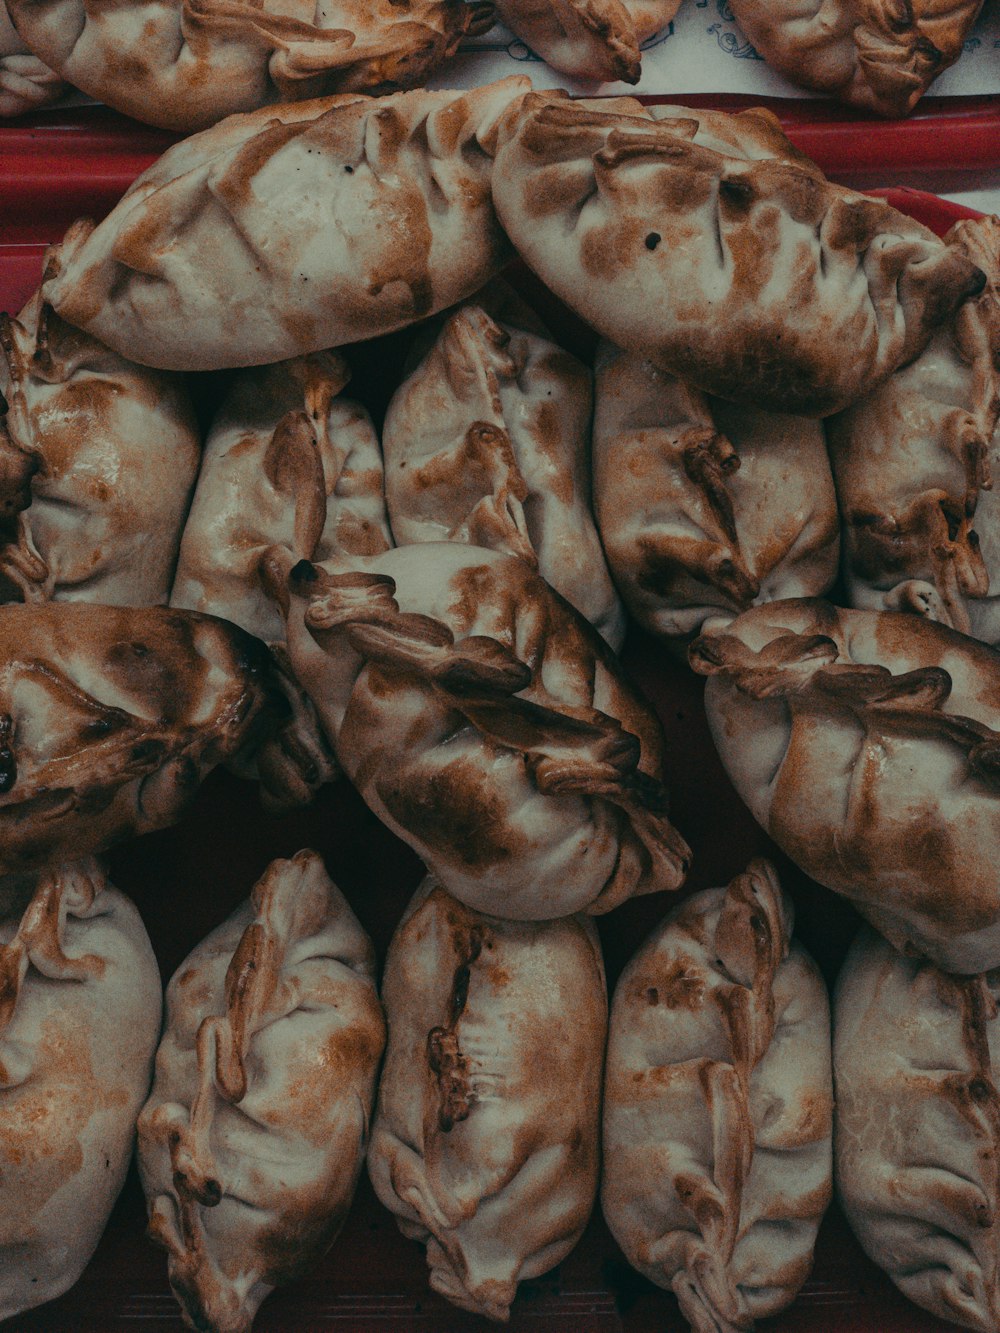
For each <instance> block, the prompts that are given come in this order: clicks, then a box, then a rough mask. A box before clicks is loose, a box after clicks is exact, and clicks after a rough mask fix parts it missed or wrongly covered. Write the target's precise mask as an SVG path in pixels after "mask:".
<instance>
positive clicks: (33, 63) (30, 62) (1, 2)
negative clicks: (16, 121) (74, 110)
mask: <svg viewBox="0 0 1000 1333" xmlns="http://www.w3.org/2000/svg"><path fill="white" fill-rule="evenodd" d="M65 91H66V85H65V84H64V83H63V81H62V79H61V78H60V77H59V75H58V74H57V73H56V72H55V70H52V69H49V67H48V65H46V64H45V63H44V62H43V61H41V60H39V59H38V57H37V56H36V55H33V54H32V53H31V51H29V50H28V46H27V43H26V42H25V41H24V40H23V38H22V37H21V36H20V35H19V34H18V32H17V30H16V29H15V27H14V25H13V23H11V21H10V15H9V14H8V12H7V4H6V0H0V119H5V118H6V117H7V116H21V115H24V114H25V112H27V111H35V110H37V109H38V108H39V107H43V106H48V105H49V103H50V102H55V101H58V99H59V98H60V97H62V95H63V93H64V92H65Z"/></svg>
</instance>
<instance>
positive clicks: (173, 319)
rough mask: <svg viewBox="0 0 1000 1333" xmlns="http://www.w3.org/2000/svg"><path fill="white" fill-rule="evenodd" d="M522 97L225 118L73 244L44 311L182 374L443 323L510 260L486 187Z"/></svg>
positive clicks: (302, 107)
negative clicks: (506, 114)
mask: <svg viewBox="0 0 1000 1333" xmlns="http://www.w3.org/2000/svg"><path fill="white" fill-rule="evenodd" d="M527 87H528V81H527V80H526V79H522V78H512V79H503V80H501V81H500V82H498V83H491V84H487V85H486V86H485V87H482V88H476V89H473V90H472V91H471V92H465V93H455V92H428V91H420V92H412V93H399V94H396V95H395V96H392V97H381V98H372V97H364V96H362V95H360V94H358V95H357V96H347V95H345V96H340V97H330V98H326V99H322V100H319V101H312V102H299V103H295V104H292V105H288V106H278V107H273V108H263V109H262V110H260V111H256V112H249V113H248V114H247V115H244V116H231V117H230V118H229V119H228V120H226V121H224V122H223V123H222V124H221V125H216V126H214V127H213V128H212V129H210V130H204V131H203V132H202V133H201V134H196V135H192V137H191V138H189V139H185V140H184V141H183V142H182V143H179V144H177V145H175V146H174V147H173V148H170V149H168V151H167V152H166V153H164V155H163V156H162V157H161V158H160V159H159V161H158V162H156V163H154V165H153V166H152V167H150V169H149V170H148V171H146V172H144V173H143V175H142V176H140V177H139V179H138V180H137V181H136V182H135V184H134V185H133V186H132V187H131V188H130V189H129V191H128V192H127V193H126V194H125V196H124V198H123V199H122V200H121V202H120V203H119V204H118V206H117V207H116V208H115V209H113V210H112V212H111V214H110V215H109V216H108V217H107V218H105V220H104V221H103V222H102V223H100V224H99V225H98V226H97V227H96V228H95V229H94V230H93V231H92V232H91V234H90V235H89V236H87V235H86V234H85V232H84V231H82V230H81V231H79V232H78V233H77V234H76V235H75V237H74V243H75V249H74V252H73V253H72V254H69V255H67V256H66V260H65V265H64V268H63V270H62V271H61V272H60V273H59V274H58V275H56V276H55V277H54V278H53V279H52V281H51V282H49V283H47V284H46V286H45V289H44V292H45V298H46V300H48V301H49V302H50V303H51V304H52V305H53V306H54V307H55V309H56V310H57V311H58V312H59V313H60V314H61V315H62V316H63V317H64V318H65V319H67V320H69V322H70V323H71V324H77V325H79V326H80V327H82V328H85V329H87V330H88V332H90V333H93V334H94V335H95V337H98V338H100V339H101V340H102V341H103V342H106V343H107V344H108V345H109V346H110V347H113V348H114V349H115V350H116V351H119V352H121V353H122V354H123V355H126V356H129V357H131V358H133V359H134V360H137V361H140V362H142V363H143V364H144V365H153V366H160V367H163V368H165V369H173V370H217V369H220V368H223V367H232V366H251V365H259V364H262V363H264V362H269V361H279V360H282V359H283V358H286V357H292V356H298V355H300V354H302V353H305V352H316V351H320V350H321V349H323V348H328V347H335V346H339V345H341V344H343V343H353V342H359V341H361V340H362V339H365V338H373V337H375V336H376V335H377V334H380V333H387V332H389V331H390V330H391V329H398V328H401V327H403V326H404V325H406V324H410V323H413V322H414V321H415V320H418V319H422V318H423V317H424V316H425V315H431V314H433V313H434V312H435V311H437V310H443V309H444V308H445V307H446V306H449V305H452V304H454V303H455V302H457V301H461V300H464V299H465V297H467V296H471V295H472V293H473V292H475V291H477V290H478V289H479V288H480V287H481V286H482V285H483V283H484V282H486V281H487V279H488V278H490V277H492V276H493V275H494V274H495V273H496V272H498V271H499V269H500V268H502V266H503V265H504V263H506V261H507V259H508V257H509V255H510V246H509V243H508V241H507V239H506V237H505V236H504V234H503V232H502V230H501V228H500V225H499V223H498V222H497V219H496V215H495V213H494V211H493V205H492V202H491V199H490V184H489V178H490V173H491V171H492V168H493V148H494V139H495V126H496V121H497V118H498V117H499V115H500V114H501V112H502V111H503V110H504V109H505V108H506V107H507V106H509V104H510V103H511V102H512V101H515V100H518V99H519V98H520V97H522V96H523V95H524V93H525V90H526V89H527ZM292 201H294V206H293V203H292Z"/></svg>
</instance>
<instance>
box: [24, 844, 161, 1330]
mask: <svg viewBox="0 0 1000 1333" xmlns="http://www.w3.org/2000/svg"><path fill="white" fill-rule="evenodd" d="M33 890H34V891H33V894H32V896H31V897H30V900H29V901H28V902H27V903H26V905H24V906H23V910H22V911H20V912H18V913H17V914H15V915H5V916H4V917H3V918H0V992H2V999H0V1319H9V1318H11V1316H13V1315H16V1314H18V1313H19V1312H20V1311H22V1310H27V1309H30V1308H31V1307H32V1306H34V1305H40V1304H41V1303H42V1302H43V1301H51V1300H54V1299H55V1297H56V1296H59V1295H60V1294H61V1293H62V1292H64V1291H66V1290H67V1289H68V1288H69V1287H71V1286H72V1285H73V1283H74V1282H75V1281H76V1280H77V1278H78V1277H79V1276H80V1274H81V1273H82V1272H83V1269H84V1268H85V1267H86V1265H87V1263H88V1262H89V1260H90V1257H91V1255H92V1254H93V1252H94V1250H95V1248H96V1246H97V1242H98V1241H99V1240H100V1238H101V1232H102V1231H103V1230H104V1227H105V1225H106V1223H107V1220H108V1216H109V1214H110V1213H111V1209H112V1208H113V1207H114V1203H115V1199H116V1198H117V1197H118V1193H119V1191H120V1190H121V1187H122V1185H123V1183H124V1181H125V1173H126V1171H127V1170H128V1165H129V1162H130V1160H131V1158H132V1145H133V1143H134V1141H135V1120H136V1116H137V1115H138V1113H139V1108H140V1107H141V1106H142V1104H143V1102H144V1101H145V1099H146V1096H147V1094H148V1092H149V1080H150V1075H151V1073H152V1066H153V1052H154V1051H155V1049H156V1039H157V1037H158V1036H159V1033H160V1011H161V1005H162V995H161V992H160V974H159V970H158V969H157V966H156V959H155V958H154V957H153V950H152V948H151V946H150V943H149V938H148V936H147V935H146V931H145V929H144V927H143V924H142V921H141V919H140V917H139V913H138V912H137V911H136V909H135V908H134V907H133V906H132V904H131V902H129V900H128V899H127V898H126V897H125V896H124V895H123V894H121V893H119V892H118V890H117V889H115V888H113V887H112V886H111V885H110V884H109V883H108V881H107V878H106V877H105V874H104V872H103V871H102V870H101V868H100V867H99V866H98V864H97V863H96V862H95V861H93V860H83V861H75V862H68V863H65V864H61V865H59V864H57V865H53V866H51V867H50V868H48V869H46V870H43V871H42V872H41V873H40V874H39V875H38V876H37V877H36V879H35V882H34V886H33Z"/></svg>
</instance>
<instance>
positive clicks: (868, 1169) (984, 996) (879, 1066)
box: [833, 930, 1000, 1333]
mask: <svg viewBox="0 0 1000 1333" xmlns="http://www.w3.org/2000/svg"><path fill="white" fill-rule="evenodd" d="M998 999H1000V991H998V977H997V974H996V973H995V972H990V973H986V974H980V975H978V976H971V977H952V976H948V975H947V974H946V973H944V972H941V971H939V970H938V969H937V968H936V967H935V966H934V965H933V963H928V962H927V961H926V960H925V959H922V958H906V957H903V955H901V954H899V953H897V952H896V950H895V949H894V948H893V947H892V946H891V945H890V944H888V943H887V942H886V941H885V940H884V939H882V938H881V937H880V936H879V935H876V934H875V932H874V931H873V930H862V931H861V933H860V934H859V936H858V938H857V939H856V940H855V942H854V945H853V946H852V948H851V951H850V953H849V954H848V955H847V959H846V960H845V962H844V965H843V968H842V969H841V973H840V977H839V978H838V980H837V991H836V997H835V1001H834V1025H833V1031H834V1046H833V1064H834V1074H835V1076H836V1080H837V1109H836V1116H835V1137H834V1162H835V1165H836V1177H837V1191H838V1195H839V1199H840V1204H841V1206H842V1208H843V1210H844V1212H845V1213H846V1215H847V1220H848V1221H849V1222H850V1224H851V1226H852V1228H853V1229H854V1234H855V1235H856V1236H857V1238H858V1240H859V1241H860V1242H861V1244H862V1245H863V1246H864V1248H865V1250H866V1251H867V1252H868V1255H869V1256H870V1258H871V1259H872V1260H873V1261H874V1262H875V1263H877V1264H879V1265H880V1267H882V1268H884V1269H885V1270H886V1272H887V1273H888V1274H889V1276H890V1277H891V1278H892V1280H893V1282H895V1284H896V1286H897V1287H899V1289H900V1291H902V1292H903V1294H904V1295H905V1296H908V1297H909V1298H910V1300H911V1301H915V1302H916V1303H917V1305H922V1306H923V1307H924V1309H926V1310H930V1311H931V1313H932V1314H934V1315H937V1317H938V1318H939V1319H946V1320H948V1326H949V1327H952V1326H953V1325H954V1324H961V1325H962V1326H963V1327H964V1328H973V1329H977V1330H979V1333H995V1330H996V1329H997V1328H998V1327H1000V1286H998V1271H997V1270H998V1255H1000V1248H998V1244H997V1240H998V1237H997V1229H998V1226H1000V1179H998V1172H997V1139H998V1133H1000V1094H998V1089H997V1054H996V1053H997V1050H998V1046H997V1041H998V1037H1000V1031H998V1026H997V1001H998Z"/></svg>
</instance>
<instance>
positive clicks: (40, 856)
mask: <svg viewBox="0 0 1000 1333" xmlns="http://www.w3.org/2000/svg"><path fill="white" fill-rule="evenodd" d="M272 673H273V666H272V664H271V661H270V658H269V655H268V652H267V649H266V648H265V647H264V645H263V644H262V643H260V642H259V641H258V640H256V639H253V638H251V637H250V635H248V634H245V633H244V632H243V631H242V630H240V629H237V628H236V626H235V625H229V624H227V623H226V622H225V621H222V620H215V619H212V618H211V617H209V616H199V615H195V614H194V613H193V612H189V611H171V610H168V609H166V608H165V607H155V606H154V607H143V608H141V609H138V610H131V609H123V608H119V607H111V606H90V605H87V604H84V603H80V602H72V603H62V604H59V603H48V604H45V605H40V606H38V605H36V606H5V607H0V876H2V875H9V874H14V873H16V872H18V871H22V870H27V869H32V868H34V867H37V866H39V865H42V864H46V863H49V862H52V861H58V860H60V859H62V858H65V857H67V856H81V855H85V854H87V853H89V852H93V851H100V850H101V849H102V848H104V847H107V846H110V844H111V843H113V842H115V841H117V840H118V839H119V838H122V837H126V836H129V835H133V834H137V833H145V832H147V831H148V830H150V829H156V828H162V827H164V826H165V825H167V824H171V823H173V822H174V820H176V819H177V818H179V816H180V814H181V813H182V811H183V810H184V809H185V808H186V806H187V805H188V803H189V802H190V801H191V799H192V798H193V797H194V795H195V793H196V791H197V789H198V786H199V784H200V782H201V780H202V778H203V777H204V776H205V775H206V774H207V773H208V772H209V771H210V770H211V769H212V768H214V767H215V766H216V764H218V763H220V762H222V761H223V760H225V759H229V758H232V757H233V756H236V755H237V754H239V752H240V751H241V750H243V749H244V748H247V749H249V748H253V747H255V746H256V745H258V744H264V743H266V742H267V739H268V736H269V734H270V732H271V730H272V729H273V728H274V726H275V725H276V718H275V715H274V712H275V708H276V701H275V699H274V685H273V679H272Z"/></svg>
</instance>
